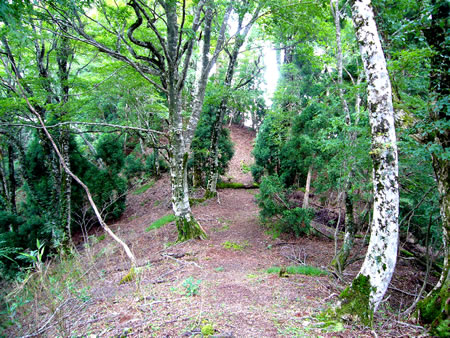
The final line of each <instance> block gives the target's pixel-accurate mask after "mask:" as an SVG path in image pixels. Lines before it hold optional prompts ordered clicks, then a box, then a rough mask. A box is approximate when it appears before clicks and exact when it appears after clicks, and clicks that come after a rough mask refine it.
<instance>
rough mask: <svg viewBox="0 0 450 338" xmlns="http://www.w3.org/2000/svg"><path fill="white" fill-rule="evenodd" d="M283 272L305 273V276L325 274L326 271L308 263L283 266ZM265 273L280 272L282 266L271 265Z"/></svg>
mask: <svg viewBox="0 0 450 338" xmlns="http://www.w3.org/2000/svg"><path fill="white" fill-rule="evenodd" d="M284 269H285V273H284V274H289V275H307V276H326V275H328V273H327V272H326V271H324V270H321V269H319V268H316V267H315V266H310V265H291V266H287V267H285V268H284ZM266 272H267V273H276V274H278V275H280V274H281V272H282V268H280V267H278V266H273V267H271V268H268V269H267V270H266Z"/></svg>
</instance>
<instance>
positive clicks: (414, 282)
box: [12, 126, 423, 337]
mask: <svg viewBox="0 0 450 338" xmlns="http://www.w3.org/2000/svg"><path fill="white" fill-rule="evenodd" d="M231 131H232V138H233V141H234V143H235V145H236V155H235V158H233V160H232V163H231V166H230V170H229V172H228V174H227V176H232V177H233V181H237V182H242V183H251V176H248V175H249V174H244V173H242V170H240V169H241V161H243V162H244V163H247V164H250V163H251V162H252V159H251V155H250V151H251V149H252V140H253V137H254V134H253V133H252V132H250V131H248V130H243V129H240V128H238V127H234V126H233V127H232V128H231ZM256 193H257V190H231V189H225V190H220V191H219V194H218V197H217V198H216V199H212V200H208V201H206V202H204V203H202V204H200V205H197V206H195V207H194V208H193V212H194V214H195V216H196V218H197V220H198V221H199V222H200V223H201V225H202V226H203V228H204V229H205V230H206V232H207V233H208V235H209V238H208V239H207V240H204V241H200V240H191V241H188V242H185V243H180V244H176V245H172V246H168V245H170V244H172V243H173V242H174V241H176V239H177V231H176V228H175V225H174V224H173V223H170V224H169V225H166V226H164V227H162V228H160V229H157V230H152V231H150V232H146V231H145V229H146V228H147V227H148V226H149V225H150V224H151V223H152V222H153V221H155V220H157V219H159V218H160V217H162V216H163V215H166V214H168V213H170V212H171V210H170V193H169V182H168V178H167V177H163V178H162V179H160V180H158V181H157V182H156V183H155V185H154V186H153V187H152V188H151V189H149V190H147V191H146V192H145V193H142V194H140V195H133V194H130V195H129V197H128V206H127V210H126V213H125V214H124V215H123V217H122V218H121V219H120V221H118V222H117V223H115V224H113V225H112V228H113V229H114V231H115V232H116V233H117V234H118V235H120V236H121V237H122V238H124V239H125V240H126V242H127V243H128V244H130V245H131V247H132V249H133V251H134V253H135V255H136V256H137V257H138V263H139V265H140V268H139V283H134V282H129V283H125V284H122V285H119V281H120V280H121V278H122V277H123V276H124V275H125V274H126V272H127V269H128V266H129V265H128V262H127V260H126V258H125V256H124V254H123V252H122V251H121V250H120V248H118V246H117V245H116V244H115V243H114V242H113V241H111V240H110V239H109V238H107V239H105V240H102V241H100V242H98V243H97V244H95V245H94V246H93V247H92V248H91V249H90V251H89V252H90V254H91V255H96V256H97V258H96V260H95V263H94V265H93V267H92V268H91V270H90V272H89V273H88V274H86V279H87V283H88V286H89V292H90V297H89V300H88V301H87V302H85V303H82V304H81V303H80V300H77V301H76V302H75V303H76V304H81V305H79V306H78V307H77V306H76V304H75V303H74V305H71V306H68V307H66V310H65V311H67V312H68V314H69V315H70V317H68V318H70V319H66V320H65V323H64V325H65V326H64V327H65V331H64V332H67V335H69V334H70V335H82V336H89V335H90V334H93V335H95V337H113V336H115V337H119V336H121V335H122V336H121V337H124V336H130V337H149V336H155V337H182V336H194V335H197V337H200V336H201V335H200V334H199V330H200V329H201V328H202V327H204V326H205V325H206V324H208V323H210V324H211V325H212V326H213V327H214V329H215V333H216V335H217V336H218V337H281V336H318V335H320V336H327V337H328V336H329V337H356V336H358V337H371V336H373V335H374V333H373V332H375V331H376V333H377V334H378V335H379V336H384V337H386V336H397V337H408V336H416V335H418V334H421V333H423V330H422V329H421V328H419V327H415V326H414V325H413V324H411V323H404V322H399V321H397V317H396V316H395V313H396V312H397V311H398V310H399V308H400V307H402V308H405V306H406V305H407V304H409V303H410V302H411V301H412V298H411V297H410V296H408V295H407V294H404V293H402V292H400V291H396V290H392V289H391V290H389V292H388V294H387V298H388V301H387V302H384V303H383V304H382V306H381V310H380V312H379V313H378V314H377V319H376V325H375V329H374V331H371V330H370V329H368V328H363V327H359V326H356V325H354V324H351V323H349V324H348V325H345V327H344V328H343V330H342V331H339V332H327V329H322V328H320V327H319V326H320V323H321V320H320V317H319V318H317V317H313V316H314V315H317V314H319V313H320V312H321V311H322V310H324V309H326V308H327V307H328V306H329V305H330V304H332V303H333V302H335V301H336V299H337V298H336V297H337V295H338V294H339V293H340V291H341V290H342V288H343V287H344V284H343V283H339V282H338V281H337V280H336V279H335V278H334V277H333V276H332V275H331V276H321V277H312V276H305V275H291V276H289V278H280V277H279V276H278V275H276V274H268V273H267V272H266V271H265V270H266V269H267V268H269V267H271V266H286V265H293V264H295V263H293V262H292V261H291V260H289V259H288V258H291V259H292V257H297V258H299V259H300V260H301V261H303V262H304V263H306V264H308V265H312V266H316V267H322V268H324V269H326V266H327V265H328V263H329V262H330V261H331V259H332V257H333V254H334V243H333V242H332V241H330V240H327V239H321V238H317V237H311V238H306V237H305V238H298V239H295V238H292V237H290V236H282V237H281V238H279V239H273V238H272V236H270V235H268V234H266V233H265V229H264V228H262V227H261V225H260V224H259V221H258V207H257V205H256V204H255V194H256ZM85 256H86V257H87V255H86V254H85V253H82V257H85ZM85 261H86V264H88V262H89V260H88V258H85ZM360 264H361V261H360V262H359V263H355V264H353V265H352V266H350V267H349V268H348V269H347V270H346V274H345V276H344V277H345V279H346V280H347V281H351V278H353V276H354V275H355V274H356V273H357V271H358V269H359V265H360ZM421 278H423V277H422V272H421V271H418V270H417V269H416V268H415V267H414V266H413V265H412V263H411V261H408V260H403V259H400V261H399V264H398V269H397V272H396V275H395V277H394V279H393V285H395V287H396V288H397V289H400V290H406V292H407V293H414V292H415V290H417V289H418V288H419V287H420V284H419V281H420V279H421ZM189 281H190V282H189ZM189 283H190V284H189ZM197 283H198V290H197V287H196V284H197ZM186 291H191V292H193V293H195V295H192V296H189V295H186ZM60 317H61V318H64V317H63V316H60ZM42 318H47V317H45V316H44V317H42ZM31 321H32V323H30V324H32V325H33V326H32V327H31V326H25V327H24V328H22V329H21V330H20V333H18V332H15V333H13V334H12V335H18V334H25V333H31V332H35V331H36V330H37V328H39V327H41V326H42V324H43V319H41V320H35V321H33V320H31ZM58 327H60V326H57V325H54V326H53V327H51V328H50V329H49V330H47V331H45V332H44V335H46V336H55V335H58V334H59V335H65V334H61V332H60V331H57V328H58ZM329 330H331V331H333V326H332V327H331V328H329Z"/></svg>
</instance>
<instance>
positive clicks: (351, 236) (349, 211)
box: [330, 0, 358, 273]
mask: <svg viewBox="0 0 450 338" xmlns="http://www.w3.org/2000/svg"><path fill="white" fill-rule="evenodd" d="M330 4H331V11H332V13H333V15H334V25H335V28H336V63H337V70H338V86H339V98H340V100H341V104H342V109H343V110H344V114H345V123H346V124H347V126H349V127H350V126H351V123H352V122H351V117H350V110H349V108H348V104H347V100H346V99H345V96H344V88H343V79H342V71H343V68H344V67H343V63H342V59H343V55H342V42H341V23H340V19H341V12H340V10H339V1H338V0H331V3H330ZM357 99H358V98H357ZM349 136H350V137H349V138H350V145H353V144H354V142H355V139H356V134H355V133H354V132H351V133H350V135H349ZM344 167H347V163H344ZM352 176H353V168H350V171H349V174H348V177H347V179H346V182H345V187H344V201H345V235H344V242H343V243H342V246H341V248H340V249H339V251H338V252H337V253H336V257H334V259H333V260H332V261H331V266H332V267H333V268H334V269H335V270H336V271H338V272H339V273H342V271H343V270H344V268H345V266H346V264H347V259H348V257H349V256H350V251H351V250H352V248H353V244H354V242H355V235H356V230H357V229H356V224H355V222H354V220H353V200H352V197H351V195H350V191H351V190H352Z"/></svg>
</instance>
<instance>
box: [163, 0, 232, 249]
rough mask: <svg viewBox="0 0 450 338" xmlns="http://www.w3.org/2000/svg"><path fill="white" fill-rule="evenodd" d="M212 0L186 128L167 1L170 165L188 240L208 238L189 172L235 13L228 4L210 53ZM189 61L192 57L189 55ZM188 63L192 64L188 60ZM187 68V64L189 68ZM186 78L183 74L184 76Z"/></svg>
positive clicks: (173, 20) (172, 14) (173, 18)
mask: <svg viewBox="0 0 450 338" xmlns="http://www.w3.org/2000/svg"><path fill="white" fill-rule="evenodd" d="M212 5H213V4H212V3H208V4H207V6H206V9H205V18H204V26H203V27H204V29H203V36H204V37H203V49H202V66H201V72H200V78H199V80H198V83H197V90H196V93H195V97H194V102H193V106H192V114H191V117H190V118H189V122H188V123H187V126H186V128H184V122H183V116H182V114H181V110H182V106H181V102H182V88H183V85H182V83H181V84H179V81H180V74H179V73H178V64H177V62H175V60H176V57H177V43H178V24H177V13H176V3H175V2H173V3H172V2H167V3H166V4H165V10H166V17H167V33H168V37H167V46H168V48H167V49H168V55H169V58H168V81H167V84H168V88H167V89H168V101H169V120H170V130H169V165H170V177H171V186H172V208H173V211H174V214H175V216H176V225H177V229H178V241H185V240H188V239H191V238H206V233H205V231H204V230H203V229H202V227H201V226H200V224H199V223H198V222H197V221H196V220H195V218H194V215H193V214H192V211H191V207H190V204H189V187H188V175H187V162H188V158H189V151H190V146H191V142H192V139H193V137H194V133H195V129H196V128H197V124H198V120H199V117H200V114H201V112H202V108H203V101H204V98H205V91H206V84H207V82H208V78H209V73H210V71H211V68H212V67H213V65H214V64H215V62H216V60H217V58H218V56H219V52H220V50H221V48H222V46H223V44H224V42H225V31H226V27H227V23H228V19H229V16H230V14H231V10H232V7H231V6H228V8H227V10H226V12H225V15H224V17H223V21H222V26H221V28H220V32H219V35H218V39H217V42H216V47H215V50H214V52H213V54H212V56H211V58H210V57H209V53H210V48H211V25H212V21H213V7H212ZM186 58H187V59H185V63H186V62H187V61H189V58H188V56H186ZM185 67H188V64H185ZM185 70H186V71H187V68H185ZM181 78H182V77H181Z"/></svg>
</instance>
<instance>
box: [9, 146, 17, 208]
mask: <svg viewBox="0 0 450 338" xmlns="http://www.w3.org/2000/svg"><path fill="white" fill-rule="evenodd" d="M8 171H9V173H8V174H9V175H8V176H9V177H8V181H9V189H8V190H9V208H10V211H11V212H12V213H13V214H16V213H17V208H16V174H15V170H14V148H13V146H12V145H11V144H8Z"/></svg>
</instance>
